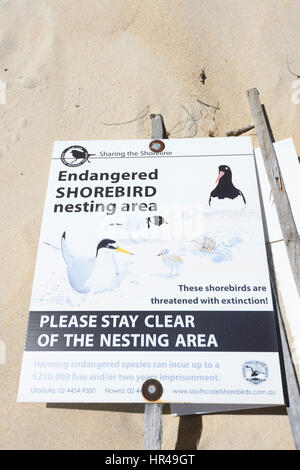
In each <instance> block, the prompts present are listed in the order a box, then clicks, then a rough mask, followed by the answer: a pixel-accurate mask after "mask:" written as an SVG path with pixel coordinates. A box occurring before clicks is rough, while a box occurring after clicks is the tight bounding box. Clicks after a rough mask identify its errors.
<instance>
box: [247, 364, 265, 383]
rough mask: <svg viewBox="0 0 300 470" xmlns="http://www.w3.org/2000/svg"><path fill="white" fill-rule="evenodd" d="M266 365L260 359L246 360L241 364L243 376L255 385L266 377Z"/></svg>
mask: <svg viewBox="0 0 300 470" xmlns="http://www.w3.org/2000/svg"><path fill="white" fill-rule="evenodd" d="M268 375H269V373H268V367H267V365H266V364H265V363H264V362H261V361H247V362H244V364H243V377H244V379H246V380H248V382H251V383H253V384H255V385H257V384H259V383H261V382H264V381H265V380H267V378H268Z"/></svg>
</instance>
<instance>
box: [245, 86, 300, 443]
mask: <svg viewBox="0 0 300 470" xmlns="http://www.w3.org/2000/svg"><path fill="white" fill-rule="evenodd" d="M247 97H248V100H249V104H250V108H251V112H252V117H253V120H254V124H255V128H256V132H257V137H258V141H259V146H260V149H261V153H262V157H263V160H264V164H265V168H266V173H267V175H268V179H269V183H270V186H271V190H272V195H273V198H274V202H275V206H276V210H277V214H278V219H279V223H280V227H281V231H282V234H283V238H284V241H285V246H286V249H287V253H288V257H289V262H290V265H291V269H292V273H293V276H294V279H295V283H296V286H297V289H298V293H299V295H300V266H299V264H300V257H299V255H300V239H299V234H298V230H297V226H296V224H295V221H294V217H293V213H292V210H291V206H290V202H289V199H288V195H287V193H286V191H285V187H284V182H283V179H282V176H281V172H280V167H279V164H278V161H277V156H276V153H275V150H274V147H273V141H272V138H271V133H270V130H269V128H268V124H267V121H266V117H265V113H264V111H263V108H262V105H261V102H260V99H259V93H258V91H257V89H256V88H253V89H251V90H248V91H247ZM267 254H268V262H269V267H270V276H271V279H272V284H273V287H274V292H275V293H276V294H277V292H276V275H275V271H274V267H273V259H272V253H271V248H270V247H269V249H267ZM276 297H277V296H276ZM276 302H277V309H278V313H279V315H278V317H279V318H278V321H279V329H280V336H281V342H282V350H283V358H284V366H285V372H286V379H287V388H288V394H289V401H290V404H289V407H288V408H287V412H288V416H289V420H290V424H291V429H292V432H293V436H294V442H295V447H296V449H297V450H299V449H300V392H299V384H298V381H297V376H296V372H295V370H294V366H293V362H292V358H291V354H290V350H289V345H288V341H287V337H286V332H285V329H284V324H283V321H282V318H281V315H280V305H279V301H278V299H277V298H276Z"/></svg>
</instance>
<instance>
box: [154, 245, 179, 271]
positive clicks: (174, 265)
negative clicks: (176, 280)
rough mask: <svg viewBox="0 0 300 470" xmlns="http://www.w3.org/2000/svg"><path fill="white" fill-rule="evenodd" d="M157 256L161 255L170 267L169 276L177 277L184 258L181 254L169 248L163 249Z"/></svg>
mask: <svg viewBox="0 0 300 470" xmlns="http://www.w3.org/2000/svg"><path fill="white" fill-rule="evenodd" d="M157 256H161V259H162V261H163V262H164V263H165V264H166V265H167V266H168V267H169V268H170V273H169V277H175V276H178V275H179V267H180V266H181V265H182V263H183V260H182V258H181V257H180V256H178V255H175V254H173V253H170V252H169V250H168V249H167V248H166V249H164V250H161V251H160V252H159V253H158V254H157Z"/></svg>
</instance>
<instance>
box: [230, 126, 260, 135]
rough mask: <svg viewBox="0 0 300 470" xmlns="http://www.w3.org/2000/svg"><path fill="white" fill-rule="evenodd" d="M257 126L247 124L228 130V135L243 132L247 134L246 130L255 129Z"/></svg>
mask: <svg viewBox="0 0 300 470" xmlns="http://www.w3.org/2000/svg"><path fill="white" fill-rule="evenodd" d="M254 127H255V126H252V125H250V126H246V127H241V128H240V129H233V130H232V131H228V132H226V135H227V137H231V136H235V137H236V136H238V135H241V134H245V132H248V131H251V129H254Z"/></svg>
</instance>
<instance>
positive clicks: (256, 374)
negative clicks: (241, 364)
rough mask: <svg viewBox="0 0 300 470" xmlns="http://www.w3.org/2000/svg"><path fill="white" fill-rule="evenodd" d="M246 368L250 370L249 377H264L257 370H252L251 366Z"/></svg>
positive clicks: (262, 373) (261, 372)
mask: <svg viewBox="0 0 300 470" xmlns="http://www.w3.org/2000/svg"><path fill="white" fill-rule="evenodd" d="M246 368H247V369H250V370H251V374H250V377H257V376H258V375H263V376H265V375H266V374H265V373H264V372H263V371H261V370H258V369H254V368H253V367H251V366H248V365H247V366H246Z"/></svg>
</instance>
